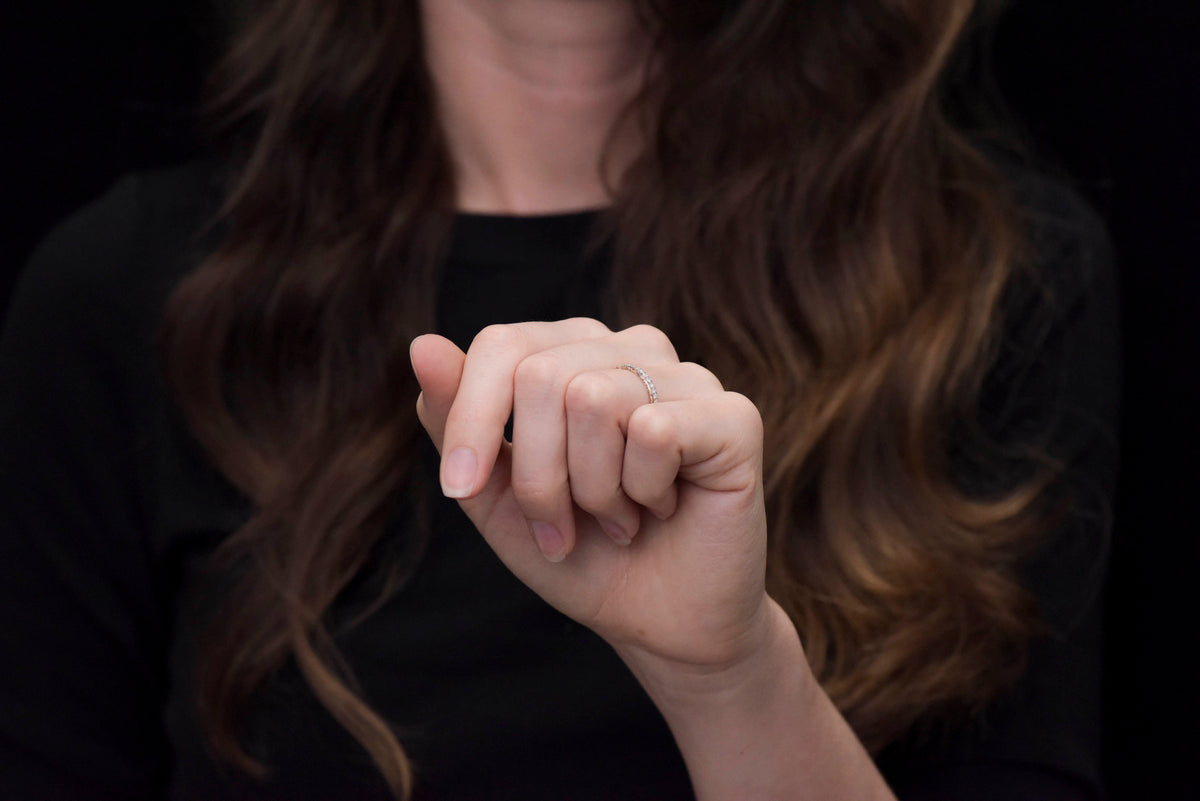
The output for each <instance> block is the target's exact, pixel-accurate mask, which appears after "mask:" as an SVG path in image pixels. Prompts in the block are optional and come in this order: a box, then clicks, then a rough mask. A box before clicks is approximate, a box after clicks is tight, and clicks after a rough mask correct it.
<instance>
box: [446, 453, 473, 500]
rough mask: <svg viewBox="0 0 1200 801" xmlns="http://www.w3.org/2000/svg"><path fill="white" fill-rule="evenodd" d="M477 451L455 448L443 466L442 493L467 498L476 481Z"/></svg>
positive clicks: (451, 496) (447, 495) (448, 496)
mask: <svg viewBox="0 0 1200 801" xmlns="http://www.w3.org/2000/svg"><path fill="white" fill-rule="evenodd" d="M476 467H477V464H476V461H475V451H473V450H471V449H470V448H455V449H454V450H452V451H451V452H450V455H449V456H447V457H446V463H445V465H443V466H442V493H443V494H444V495H445V496H446V497H447V498H465V497H467V495H468V494H469V493H470V492H471V486H472V485H473V484H474V483H475V469H476Z"/></svg>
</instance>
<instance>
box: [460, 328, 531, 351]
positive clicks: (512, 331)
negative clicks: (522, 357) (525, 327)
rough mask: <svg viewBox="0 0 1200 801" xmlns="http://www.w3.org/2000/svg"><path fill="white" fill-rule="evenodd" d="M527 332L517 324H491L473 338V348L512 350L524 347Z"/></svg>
mask: <svg viewBox="0 0 1200 801" xmlns="http://www.w3.org/2000/svg"><path fill="white" fill-rule="evenodd" d="M524 344H525V334H524V333H522V331H521V329H520V328H519V327H518V326H515V325H504V324H500V323H496V324H493V325H489V326H487V327H486V328H484V329H483V330H482V331H480V332H479V333H478V334H476V335H475V339H473V340H471V347H470V349H471V350H477V349H481V350H487V351H510V350H519V349H521V348H522V347H524Z"/></svg>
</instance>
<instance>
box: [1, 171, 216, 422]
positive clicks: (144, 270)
mask: <svg viewBox="0 0 1200 801" xmlns="http://www.w3.org/2000/svg"><path fill="white" fill-rule="evenodd" d="M217 176H218V172H217V170H216V168H215V166H214V165H211V164H199V163H198V164H191V165H188V166H185V167H180V168H175V169H171V170H166V171H162V172H155V173H145V174H139V175H131V176H128V177H125V178H122V179H121V180H119V181H118V182H117V183H116V184H114V185H113V186H112V187H111V188H110V189H109V190H108V191H107V192H105V193H104V194H103V195H102V196H101V197H99V198H98V199H96V200H95V201H93V202H92V203H90V204H89V205H87V206H86V207H84V208H83V209H81V210H80V211H78V212H77V213H76V214H74V215H73V216H71V217H70V218H68V219H67V220H65V221H64V222H63V223H61V224H60V225H58V226H57V227H56V228H55V229H54V230H53V231H52V232H51V233H50V235H49V236H48V237H47V238H46V239H45V240H44V241H43V242H42V243H41V245H40V246H39V247H38V248H37V250H36V251H35V252H34V254H33V256H32V258H31V259H30V260H29V262H28V263H27V264H26V265H25V269H24V270H23V272H22V273H21V275H20V277H19V278H18V281H17V283H16V286H15V287H14V290H13V294H12V298H11V300H10V302H9V306H8V309H7V313H6V314H5V316H4V319H3V328H2V329H0V375H2V376H3V390H4V391H3V392H0V418H2V419H0V424H3V425H4V427H5V428H4V430H5V431H6V432H7V433H8V434H12V432H13V431H16V430H18V429H21V430H30V431H32V430H35V429H36V430H37V431H39V432H40V434H39V436H43V437H49V436H51V435H55V436H57V434H55V432H58V431H60V430H62V429H63V428H64V427H66V426H68V424H71V425H74V422H71V421H75V420H76V419H77V418H78V417H79V416H80V414H84V415H85V416H86V415H91V416H93V417H94V418H95V419H96V420H97V421H100V420H103V421H105V422H104V423H103V424H101V423H100V422H97V423H96V425H95V426H92V427H91V428H89V429H88V430H87V431H83V432H77V433H80V437H83V435H85V434H86V435H87V436H89V437H90V436H92V435H93V434H95V433H96V430H98V429H104V430H105V431H107V430H108V429H110V428H113V427H114V425H115V422H120V421H126V422H127V423H130V424H131V423H132V420H133V419H134V418H133V417H132V416H133V415H136V414H138V413H139V412H141V411H143V410H145V409H147V408H150V405H151V404H153V403H154V402H155V399H156V398H157V397H158V395H157V393H158V378H157V364H158V359H157V351H156V345H155V338H156V332H157V328H158V320H159V317H160V315H161V311H162V305H163V303H164V301H165V299H166V297H167V296H168V294H169V292H170V290H171V288H172V287H173V286H174V285H175V284H176V283H177V282H178V280H179V278H180V277H182V276H183V275H184V274H185V273H186V272H187V271H189V270H190V269H191V268H192V267H194V266H195V265H196V264H197V263H198V262H199V261H200V259H202V258H203V256H204V254H205V253H207V251H208V249H209V248H211V246H212V243H213V241H214V240H213V232H212V231H211V230H209V231H208V233H207V234H206V230H207V229H208V226H209V221H210V220H212V219H213V218H214V216H215V213H216V210H217V208H218V204H219V202H220V196H221V195H220V191H219V186H218V177H217ZM114 421H115V422H114ZM10 423H11V424H12V425H9V424H10ZM79 425H83V424H82V423H80V424H79ZM14 436H15V435H14ZM31 436H32V434H31Z"/></svg>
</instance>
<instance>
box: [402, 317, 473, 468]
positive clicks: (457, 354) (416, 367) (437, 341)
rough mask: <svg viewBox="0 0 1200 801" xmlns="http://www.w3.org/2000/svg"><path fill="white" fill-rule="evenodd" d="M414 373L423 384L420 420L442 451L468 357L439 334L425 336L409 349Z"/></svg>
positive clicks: (419, 404)
mask: <svg viewBox="0 0 1200 801" xmlns="http://www.w3.org/2000/svg"><path fill="white" fill-rule="evenodd" d="M408 355H409V359H411V360H412V367H413V373H414V374H415V375H416V377H417V383H418V384H420V385H421V394H420V396H418V397H417V419H418V420H420V421H421V425H423V426H424V427H425V431H426V432H427V433H428V434H429V438H430V439H432V440H433V444H434V445H435V446H436V447H437V449H438V451H439V452H440V451H441V449H442V437H443V435H444V434H445V431H446V417H447V416H448V415H449V414H450V406H451V404H453V403H454V397H455V396H456V395H457V394H458V384H459V381H461V380H462V371H463V362H464V361H465V360H466V354H464V353H463V352H462V351H461V350H459V349H458V346H457V345H455V344H454V343H453V342H451V341H450V340H448V339H446V338H445V337H442V336H438V335H437V334H424V335H422V336H419V337H417V338H416V339H414V340H413V341H412V344H411V345H409V347H408Z"/></svg>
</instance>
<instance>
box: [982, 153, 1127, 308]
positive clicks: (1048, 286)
mask: <svg viewBox="0 0 1200 801" xmlns="http://www.w3.org/2000/svg"><path fill="white" fill-rule="evenodd" d="M993 163H994V164H995V165H996V167H997V169H998V170H999V172H1000V174H1001V176H1002V177H1003V179H1004V181H1005V183H1006V184H1007V187H1008V190H1009V191H1010V193H1011V195H1012V198H1013V200H1014V201H1015V204H1016V206H1017V208H1018V215H1019V219H1018V223H1019V225H1020V228H1021V231H1022V233H1023V235H1024V240H1025V241H1024V250H1023V259H1022V261H1023V266H1024V267H1025V268H1026V273H1025V274H1024V276H1023V277H1024V278H1026V279H1029V278H1032V279H1033V280H1034V281H1036V282H1037V283H1038V284H1039V288H1040V289H1041V290H1042V294H1043V297H1046V296H1047V294H1048V296H1049V297H1050V299H1051V300H1052V301H1053V302H1054V305H1055V306H1056V307H1057V308H1058V310H1059V311H1060V313H1061V312H1066V311H1068V309H1069V308H1070V307H1071V306H1072V305H1075V304H1081V303H1083V304H1087V305H1089V306H1092V307H1093V308H1094V309H1095V308H1096V307H1097V304H1099V308H1100V309H1102V310H1103V311H1105V312H1108V313H1111V316H1112V317H1113V319H1114V321H1115V317H1116V258H1115V253H1114V249H1113V244H1112V241H1111V239H1110V238H1109V234H1108V229H1107V226H1106V225H1105V223H1104V220H1103V219H1102V218H1101V217H1100V215H1099V214H1098V213H1097V212H1096V210H1095V209H1094V208H1093V207H1092V206H1091V205H1090V204H1089V203H1088V202H1087V201H1086V200H1085V199H1084V198H1083V196H1082V195H1081V194H1080V193H1079V192H1078V191H1076V190H1075V189H1074V188H1073V187H1071V186H1070V185H1069V183H1068V182H1067V180H1066V179H1065V178H1055V177H1051V176H1050V175H1048V174H1047V173H1045V172H1042V171H1039V170H1036V169H1034V168H1033V167H1032V166H1030V165H1028V164H1026V163H1024V162H1022V161H1020V160H1018V159H1017V158H1015V157H1012V156H994V157H993Z"/></svg>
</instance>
